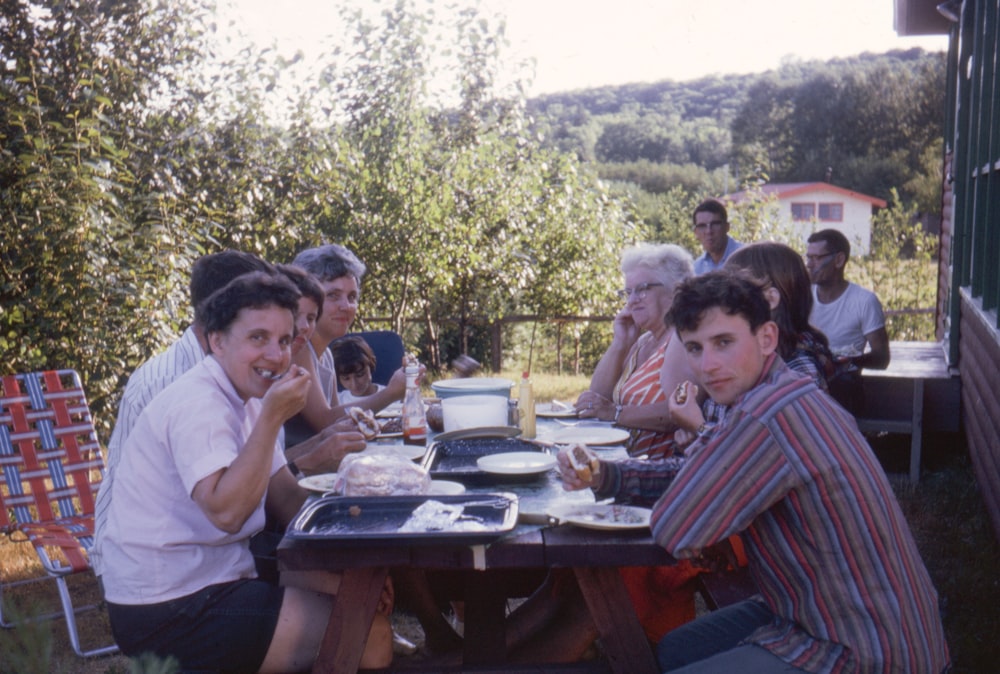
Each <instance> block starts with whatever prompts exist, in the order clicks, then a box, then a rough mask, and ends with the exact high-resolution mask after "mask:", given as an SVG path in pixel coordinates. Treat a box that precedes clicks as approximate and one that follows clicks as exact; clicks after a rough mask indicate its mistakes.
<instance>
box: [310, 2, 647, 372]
mask: <svg viewBox="0 0 1000 674" xmlns="http://www.w3.org/2000/svg"><path fill="white" fill-rule="evenodd" d="M430 20H431V19H430V17H429V16H427V15H421V14H418V13H416V12H414V11H413V7H412V5H411V4H410V3H407V2H398V3H397V4H396V5H395V8H394V9H393V10H392V11H391V12H386V13H384V14H383V15H382V21H383V22H384V23H383V24H382V25H376V24H374V23H368V22H362V24H361V28H360V30H359V33H358V41H357V50H358V53H359V54H364V55H365V56H366V59H365V60H364V61H361V60H358V61H357V63H358V66H356V69H355V70H353V71H351V72H349V73H347V75H346V76H345V80H344V81H345V83H346V85H345V87H344V89H343V94H344V96H345V101H346V109H347V110H348V114H349V119H348V122H347V125H346V137H347V140H348V144H349V145H350V147H351V148H352V149H351V155H350V162H349V164H350V166H351V170H352V179H351V181H350V182H351V184H350V187H349V188H348V191H349V196H348V201H349V202H350V203H351V209H350V212H349V213H348V214H346V215H347V217H346V218H345V219H344V220H343V221H341V222H339V223H334V228H333V229H332V230H331V232H330V233H331V234H335V235H337V236H338V237H339V238H341V239H342V240H343V241H344V242H345V243H347V244H348V245H351V246H353V247H354V248H355V249H356V250H358V251H359V252H360V253H361V254H362V256H363V257H364V259H365V260H366V261H367V262H368V264H369V267H370V271H371V276H370V278H369V280H368V281H367V283H366V290H365V297H366V299H365V303H366V309H365V311H366V312H367V313H368V314H369V315H371V314H372V312H384V313H383V315H388V316H390V317H391V319H392V322H393V327H394V329H396V330H398V331H401V332H402V331H403V330H404V328H405V323H404V319H406V318H407V317H413V316H419V317H421V319H422V325H423V328H422V335H423V340H422V341H423V345H424V348H425V350H426V353H427V355H428V357H429V360H430V362H431V364H432V365H434V366H438V365H439V364H440V363H442V362H447V360H448V358H449V357H450V356H453V355H455V354H450V355H449V354H442V353H441V340H442V337H443V336H444V334H445V333H446V332H447V331H448V330H449V329H457V331H458V335H457V339H455V340H446V341H447V342H448V343H451V344H454V348H457V349H458V350H462V351H467V350H469V348H470V345H469V336H470V334H471V332H470V331H471V329H472V326H473V325H475V324H477V323H478V324H482V323H483V322H484V321H485V322H492V321H496V320H499V319H500V318H501V317H502V316H504V315H506V314H510V313H518V312H520V313H528V314H542V315H546V314H548V315H551V314H580V313H588V312H590V311H593V310H595V309H598V308H599V306H600V304H601V302H607V301H608V300H609V297H610V294H609V292H608V291H609V289H608V287H607V286H606V285H602V284H601V282H600V281H599V279H600V278H601V276H602V275H603V274H602V273H601V272H602V270H605V271H610V270H613V269H614V268H615V264H616V261H617V255H618V253H619V251H620V248H621V245H622V244H623V243H624V241H626V240H627V239H628V238H629V236H630V234H629V231H630V230H629V228H628V225H627V221H626V220H625V219H624V217H623V215H622V213H621V212H620V211H619V210H618V207H617V206H616V205H615V204H614V202H612V201H611V200H609V199H608V198H607V197H606V196H604V194H603V191H602V190H601V189H600V188H599V186H598V184H597V182H596V180H595V179H594V178H593V177H592V176H589V175H588V174H587V173H581V172H579V171H578V170H577V168H576V164H575V162H573V161H570V160H569V158H568V157H567V156H566V155H562V154H560V153H557V152H554V151H552V150H541V149H540V148H538V147H537V145H536V144H535V143H534V142H532V139H531V137H530V135H529V134H528V132H527V131H526V125H525V123H524V111H523V105H522V104H521V103H520V101H519V100H518V99H516V98H503V97H501V96H498V95H497V94H496V93H495V89H496V85H495V73H496V70H497V67H498V65H499V54H500V51H499V49H500V46H501V44H500V41H499V36H500V35H502V29H498V28H494V27H492V26H491V25H490V24H489V23H488V22H485V21H483V20H481V19H480V17H479V15H478V14H477V13H476V12H474V11H467V12H464V13H462V14H460V15H459V21H457V22H456V33H457V34H456V35H455V36H454V37H453V38H451V41H450V43H451V44H454V45H456V47H455V54H456V56H457V58H458V61H459V67H458V68H457V69H456V72H458V73H459V74H460V77H459V79H458V81H457V82H456V86H455V90H456V93H457V96H458V101H459V102H458V105H457V107H455V108H453V109H449V110H447V111H445V112H443V113H442V112H440V111H436V110H435V109H433V108H431V107H429V106H428V104H427V88H428V86H427V85H428V78H429V77H430V75H431V73H428V72H426V71H425V70H423V66H420V65H417V64H419V63H426V62H428V60H429V59H428V58H427V56H428V54H427V52H428V51H429V49H430V47H429V45H428V44H427V43H426V42H425V39H424V36H425V35H426V34H427V33H428V31H429V30H430V29H431V26H430ZM414 55H417V56H418V58H414ZM570 233H571V234H570ZM568 234H570V235H568ZM456 322H457V325H456Z"/></svg>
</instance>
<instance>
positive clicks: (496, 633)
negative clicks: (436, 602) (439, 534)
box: [462, 573, 507, 665]
mask: <svg viewBox="0 0 1000 674" xmlns="http://www.w3.org/2000/svg"><path fill="white" fill-rule="evenodd" d="M491 580H493V579H491V578H490V576H489V575H484V574H482V573H470V574H468V575H467V578H466V581H465V636H464V639H463V641H464V644H463V648H462V663H463V664H465V665H481V664H497V663H501V662H504V661H505V660H506V659H507V632H506V630H505V626H506V616H505V615H504V614H505V608H506V605H507V598H506V596H505V593H503V592H502V591H501V590H500V589H499V588H498V586H497V583H496V582H495V581H493V582H491Z"/></svg>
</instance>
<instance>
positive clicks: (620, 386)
mask: <svg viewBox="0 0 1000 674" xmlns="http://www.w3.org/2000/svg"><path fill="white" fill-rule="evenodd" d="M621 270H622V274H623V275H624V277H625V287H624V288H623V289H622V290H619V291H618V294H619V296H620V297H621V298H622V299H623V300H624V301H625V306H624V307H623V308H622V310H621V311H619V312H618V314H617V315H616V316H615V320H614V336H613V337H612V340H611V345H610V346H609V347H608V350H607V351H606V352H605V353H604V355H603V356H602V357H601V360H600V362H599V363H598V364H597V367H596V368H595V369H594V375H593V377H592V378H591V380H590V389H589V390H587V391H584V392H583V393H582V394H581V395H580V397H579V398H578V399H577V401H576V404H575V407H576V410H577V413H578V415H579V416H580V418H582V419H601V420H605V421H613V422H614V423H615V424H616V425H618V426H621V427H622V428H626V429H629V431H630V433H631V437H630V438H629V443H628V450H629V454H630V455H632V456H643V455H645V456H648V457H650V458H656V457H660V456H664V455H669V454H670V453H672V451H673V447H674V442H673V432H674V430H675V428H676V425H675V424H674V423H673V422H672V421H671V419H670V410H669V406H668V403H667V393H666V392H667V391H672V390H673V388H672V387H669V388H667V389H664V388H663V384H662V382H661V371H662V370H664V362H665V361H666V360H671V361H676V362H677V364H678V369H679V371H678V373H677V374H676V378H677V382H673V381H671V382H667V383H668V384H671V383H672V384H673V385H676V384H677V383H679V382H680V381H683V377H684V370H683V368H685V367H686V363H685V359H684V358H683V357H682V356H681V353H682V350H683V349H682V347H681V345H680V344H679V342H678V340H675V339H671V336H672V335H673V330H670V329H668V327H667V325H666V324H665V323H664V317H665V316H666V314H667V310H668V309H670V305H671V303H672V302H673V299H674V289H675V288H676V287H677V286H678V285H679V284H680V283H681V282H682V281H684V280H685V279H687V278H688V277H690V276H693V275H694V266H693V262H692V258H691V254H690V253H688V252H687V251H686V250H684V249H683V248H681V247H680V246H675V245H673V244H649V243H646V244H639V245H637V246H633V247H631V248H627V249H626V250H625V251H624V252H623V253H622V264H621ZM666 369H667V370H669V369H670V368H669V367H668V368H666Z"/></svg>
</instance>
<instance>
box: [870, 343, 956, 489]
mask: <svg viewBox="0 0 1000 674" xmlns="http://www.w3.org/2000/svg"><path fill="white" fill-rule="evenodd" d="M889 352H890V354H891V360H890V362H889V367H888V368H886V369H885V370H863V371H862V375H861V380H862V383H863V385H864V391H865V410H864V413H863V414H861V415H859V416H858V427H859V428H860V429H861V430H862V431H865V432H886V433H906V434H909V435H910V436H911V439H910V473H909V474H910V481H911V482H913V483H916V482H918V481H919V480H920V460H921V456H920V455H921V451H922V448H923V434H924V431H925V430H927V429H929V428H933V429H934V430H942V431H950V432H957V431H958V430H959V419H960V414H959V411H960V409H959V407H960V399H961V380H960V379H959V376H958V369H957V368H952V367H949V365H948V362H947V360H946V359H945V353H944V347H943V345H942V344H941V343H940V342H903V341H899V342H890V344H889Z"/></svg>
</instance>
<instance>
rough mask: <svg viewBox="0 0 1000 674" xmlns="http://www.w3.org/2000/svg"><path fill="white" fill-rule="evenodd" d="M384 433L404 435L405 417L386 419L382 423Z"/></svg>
mask: <svg viewBox="0 0 1000 674" xmlns="http://www.w3.org/2000/svg"><path fill="white" fill-rule="evenodd" d="M382 432H383V433H402V432H403V417H392V418H391V419H385V420H384V421H383V422H382Z"/></svg>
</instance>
